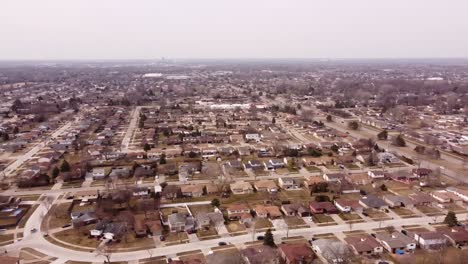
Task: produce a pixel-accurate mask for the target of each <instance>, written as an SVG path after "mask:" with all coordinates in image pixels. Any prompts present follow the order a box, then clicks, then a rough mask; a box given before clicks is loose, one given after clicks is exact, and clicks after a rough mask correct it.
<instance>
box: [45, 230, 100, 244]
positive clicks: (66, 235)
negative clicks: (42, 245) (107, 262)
mask: <svg viewBox="0 0 468 264" xmlns="http://www.w3.org/2000/svg"><path fill="white" fill-rule="evenodd" d="M85 233H86V234H85ZM54 237H56V238H57V239H58V240H61V241H63V242H67V243H70V244H73V245H77V246H82V247H89V248H96V247H97V246H98V245H99V243H100V242H101V241H100V240H98V239H95V238H88V232H86V231H83V232H80V231H78V230H77V229H73V228H71V229H67V230H63V231H60V232H57V233H55V234H54Z"/></svg>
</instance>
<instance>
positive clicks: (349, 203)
mask: <svg viewBox="0 0 468 264" xmlns="http://www.w3.org/2000/svg"><path fill="white" fill-rule="evenodd" d="M334 204H335V206H336V208H338V210H340V211H341V212H343V213H350V212H352V211H354V212H357V213H362V209H363V206H362V205H361V204H360V203H359V200H351V199H335V201H334Z"/></svg>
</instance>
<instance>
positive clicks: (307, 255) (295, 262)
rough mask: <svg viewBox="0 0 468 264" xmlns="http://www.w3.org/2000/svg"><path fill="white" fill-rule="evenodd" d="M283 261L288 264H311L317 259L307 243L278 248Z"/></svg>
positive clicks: (285, 245) (284, 245)
mask: <svg viewBox="0 0 468 264" xmlns="http://www.w3.org/2000/svg"><path fill="white" fill-rule="evenodd" d="M278 249H279V253H280V256H281V259H282V260H283V261H284V262H285V263H286V264H310V263H312V262H313V261H314V259H315V254H314V252H313V251H312V249H311V248H310V247H309V246H308V245H307V244H305V243H301V244H281V245H279V246H278Z"/></svg>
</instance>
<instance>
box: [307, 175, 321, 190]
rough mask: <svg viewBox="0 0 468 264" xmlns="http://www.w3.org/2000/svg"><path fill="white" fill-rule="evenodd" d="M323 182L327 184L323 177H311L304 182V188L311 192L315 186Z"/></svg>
mask: <svg viewBox="0 0 468 264" xmlns="http://www.w3.org/2000/svg"><path fill="white" fill-rule="evenodd" d="M322 182H325V180H324V179H323V178H322V177H309V178H308V179H306V180H305V181H304V186H305V187H306V188H307V189H308V190H311V189H312V187H313V186H315V185H316V184H319V183H322Z"/></svg>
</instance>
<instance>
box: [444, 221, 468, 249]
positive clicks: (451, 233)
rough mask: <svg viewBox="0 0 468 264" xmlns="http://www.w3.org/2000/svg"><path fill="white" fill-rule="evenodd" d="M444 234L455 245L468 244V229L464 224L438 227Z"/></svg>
mask: <svg viewBox="0 0 468 264" xmlns="http://www.w3.org/2000/svg"><path fill="white" fill-rule="evenodd" d="M437 231H438V232H440V233H442V234H444V235H445V236H446V237H447V238H448V241H449V242H450V243H451V244H452V245H453V246H458V247H463V246H466V245H468V230H466V229H465V227H462V226H454V227H445V228H440V229H437Z"/></svg>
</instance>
